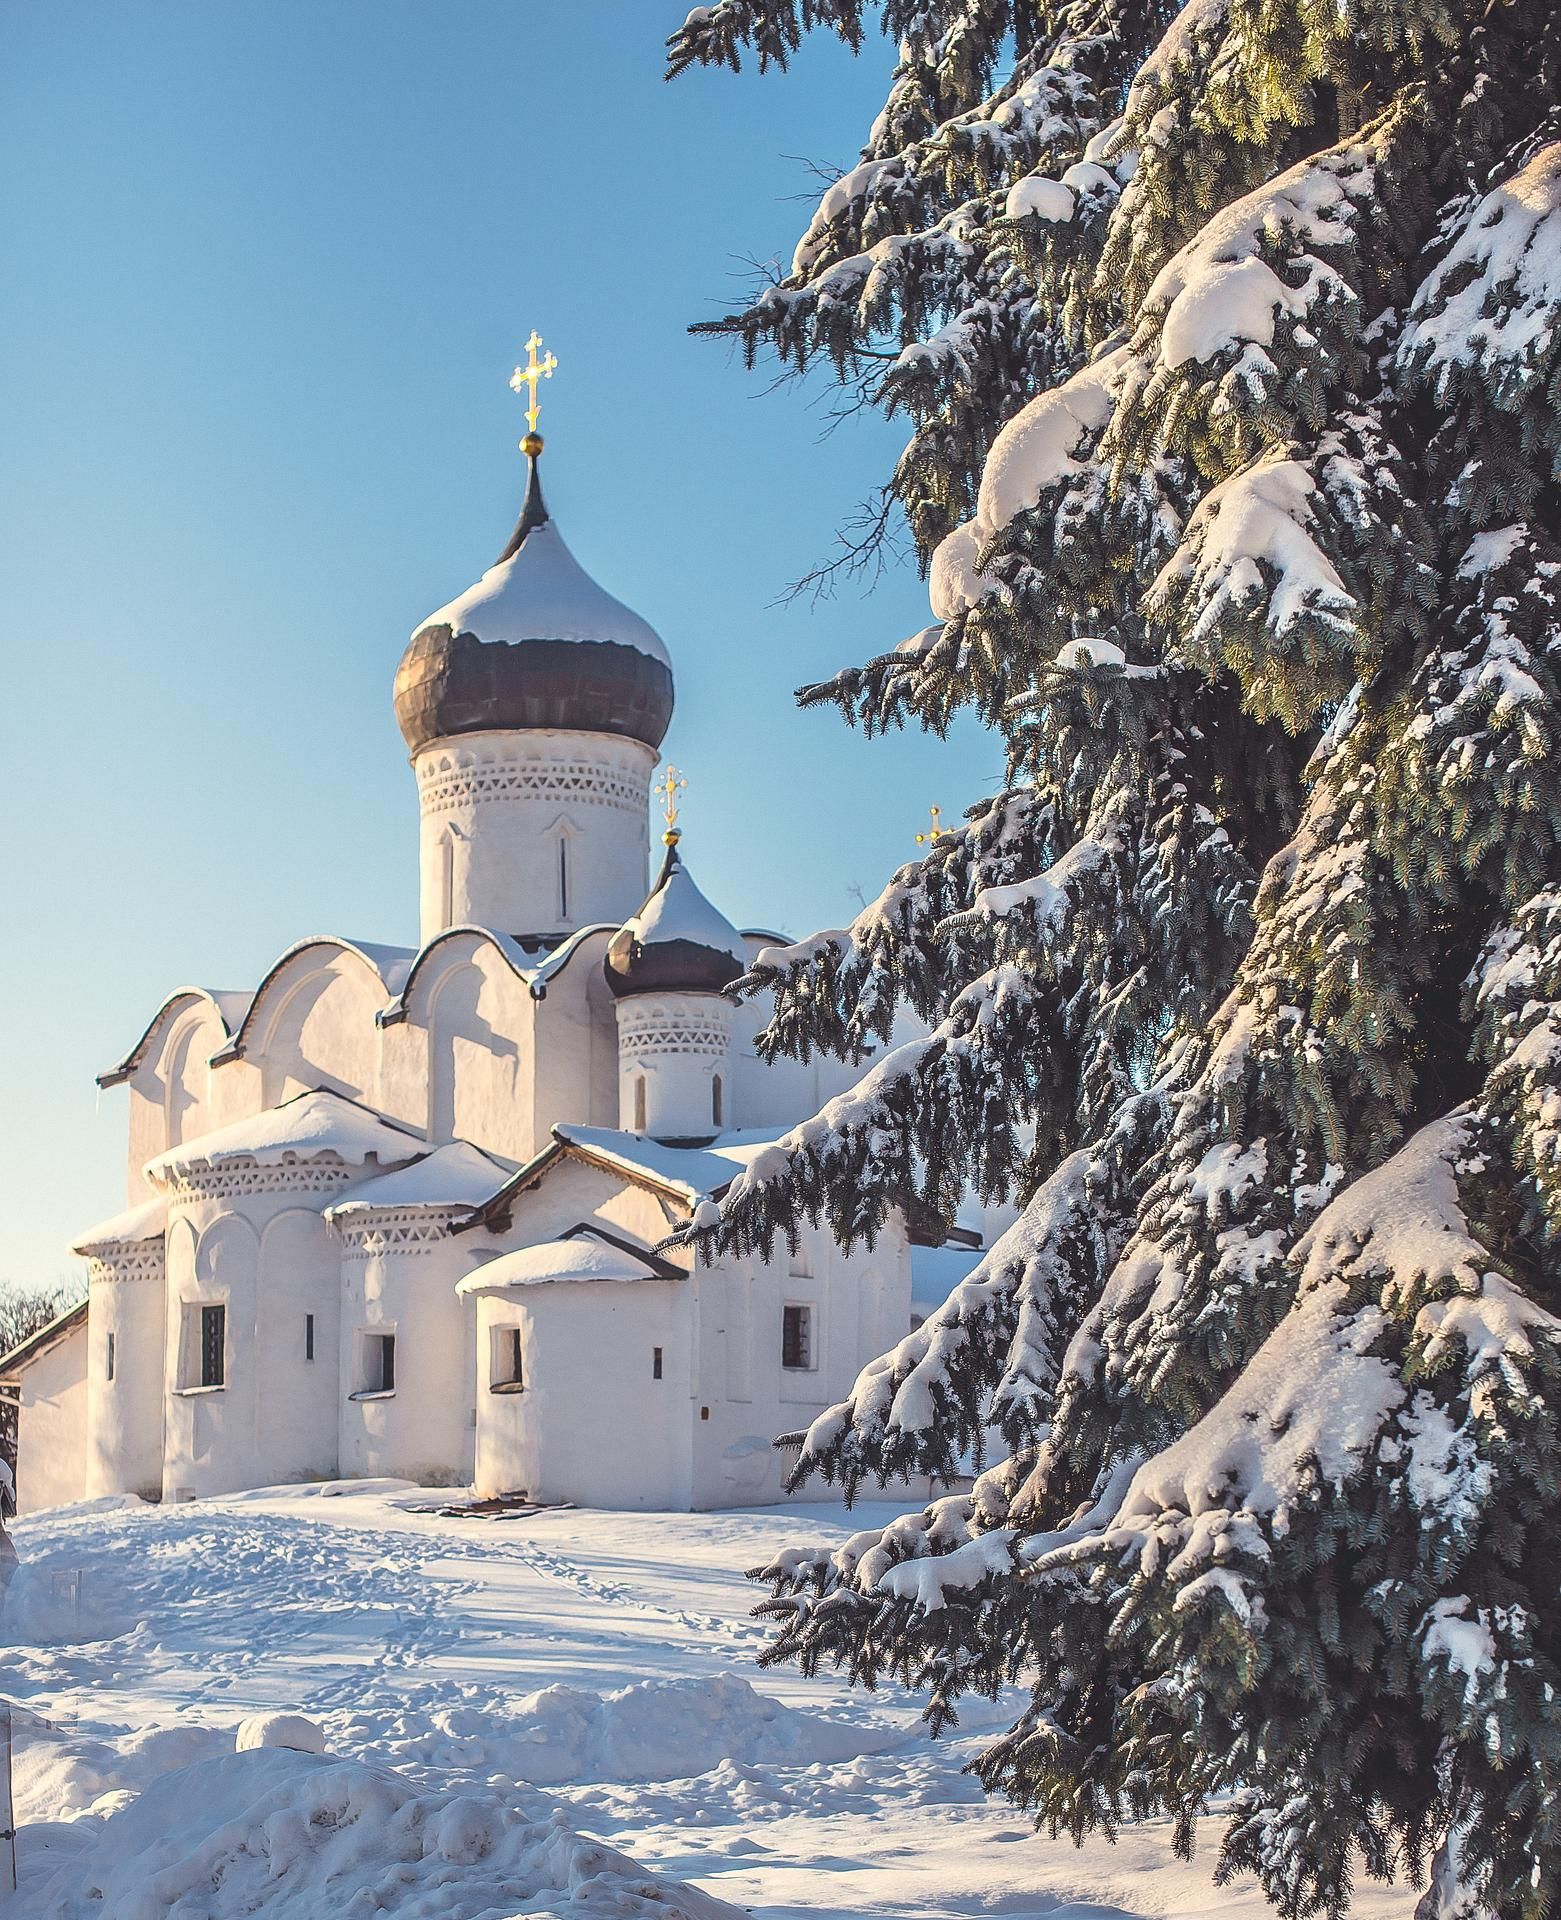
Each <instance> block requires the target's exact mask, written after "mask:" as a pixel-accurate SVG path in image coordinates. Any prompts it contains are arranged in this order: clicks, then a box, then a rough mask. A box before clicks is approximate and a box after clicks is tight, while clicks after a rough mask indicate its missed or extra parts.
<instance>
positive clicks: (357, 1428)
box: [337, 1208, 476, 1486]
mask: <svg viewBox="0 0 1561 1920" xmlns="http://www.w3.org/2000/svg"><path fill="white" fill-rule="evenodd" d="M450 1218H451V1215H450V1213H448V1212H446V1211H438V1210H419V1209H414V1208H401V1209H391V1208H385V1209H382V1210H380V1211H377V1212H375V1213H372V1214H369V1213H359V1214H355V1215H353V1216H351V1219H350V1224H347V1225H345V1226H343V1227H341V1228H338V1230H337V1231H338V1235H339V1238H340V1240H341V1242H342V1245H341V1262H342V1265H341V1274H342V1296H341V1298H342V1305H341V1330H342V1331H341V1349H340V1362H339V1387H338V1403H339V1409H340V1412H339V1430H340V1436H341V1444H340V1464H341V1471H342V1473H343V1474H344V1475H371V1474H396V1475H400V1476H401V1477H402V1478H404V1479H408V1480H416V1481H417V1482H418V1483H419V1484H420V1485H425V1486H427V1485H443V1486H453V1485H459V1486H465V1485H467V1484H469V1483H470V1481H471V1478H472V1472H473V1468H474V1464H475V1446H476V1423H475V1420H474V1418H473V1413H474V1395H475V1391H476V1363H475V1358H474V1354H475V1347H474V1341H475V1315H474V1314H473V1312H472V1310H471V1308H470V1306H469V1304H468V1303H467V1302H466V1301H464V1300H462V1299H460V1298H458V1297H457V1294H456V1291H455V1288H456V1283H457V1282H458V1281H459V1280H460V1279H461V1278H462V1276H463V1275H464V1274H465V1273H467V1272H468V1271H469V1269H470V1267H471V1265H472V1257H473V1256H472V1251H471V1246H470V1242H469V1240H464V1239H460V1238H456V1239H452V1238H451V1237H450V1236H449V1234H448V1233H447V1232H446V1231H445V1229H446V1228H447V1226H448V1224H449V1221H450ZM386 1333H390V1334H393V1335H394V1336H395V1341H396V1385H395V1391H394V1392H393V1393H392V1394H391V1395H389V1396H388V1397H384V1398H380V1397H376V1398H373V1399H357V1398H354V1397H353V1396H354V1395H356V1394H358V1393H360V1392H361V1390H362V1389H363V1387H364V1384H365V1383H364V1380H363V1378H362V1375H361V1371H360V1369H361V1364H362V1355H361V1346H360V1343H361V1340H362V1337H363V1336H364V1335H366V1334H374V1335H382V1334H386Z"/></svg>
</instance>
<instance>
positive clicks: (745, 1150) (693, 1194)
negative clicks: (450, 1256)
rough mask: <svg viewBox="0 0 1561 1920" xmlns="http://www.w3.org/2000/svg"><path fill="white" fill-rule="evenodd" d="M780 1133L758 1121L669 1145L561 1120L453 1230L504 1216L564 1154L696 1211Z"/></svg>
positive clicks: (488, 1222)
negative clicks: (546, 1139) (523, 1162)
mask: <svg viewBox="0 0 1561 1920" xmlns="http://www.w3.org/2000/svg"><path fill="white" fill-rule="evenodd" d="M778 1137H779V1136H778V1135H777V1134H776V1133H775V1132H774V1130H773V1129H769V1128H764V1127H756V1128H750V1129H747V1130H744V1131H737V1132H731V1133H718V1134H715V1135H713V1136H712V1137H711V1138H710V1139H709V1140H708V1141H705V1142H704V1143H702V1144H698V1145H688V1146H671V1145H668V1144H667V1143H666V1142H665V1141H661V1140H651V1139H648V1138H647V1137H646V1136H645V1135H644V1134H642V1133H627V1132H624V1131H622V1130H621V1129H619V1128H617V1127H577V1126H572V1125H569V1124H566V1123H562V1122H561V1123H560V1124H559V1125H557V1126H555V1127H554V1128H553V1138H552V1141H551V1143H550V1144H549V1145H548V1146H546V1147H544V1148H543V1149H542V1151H541V1152H540V1153H539V1154H537V1156H536V1157H535V1158H534V1159H533V1160H530V1161H528V1162H527V1163H526V1165H525V1166H523V1167H522V1168H521V1169H520V1171H519V1172H518V1173H512V1174H511V1175H510V1177H509V1179H508V1180H506V1181H505V1182H504V1184H503V1185H502V1186H501V1187H500V1188H498V1190H497V1191H496V1192H495V1193H493V1194H491V1195H490V1196H489V1198H488V1199H487V1200H485V1201H484V1202H483V1204H482V1205H481V1206H479V1207H475V1208H473V1210H472V1212H471V1213H470V1214H469V1215H468V1216H467V1217H466V1218H465V1219H463V1220H458V1221H457V1222H456V1223H455V1228H454V1231H455V1232H457V1233H462V1232H465V1231H466V1229H467V1228H469V1227H475V1226H479V1225H492V1224H493V1223H494V1222H496V1221H499V1220H502V1219H504V1218H505V1217H506V1216H507V1215H508V1213H509V1211H510V1209H511V1207H512V1206H513V1205H514V1203H515V1200H516V1198H517V1197H518V1196H519V1195H520V1194H522V1193H524V1192H525V1190H526V1189H527V1188H528V1187H530V1186H532V1185H534V1184H535V1183H536V1182H537V1181H538V1180H540V1179H541V1178H542V1177H543V1176H544V1175H545V1174H546V1173H547V1172H548V1170H549V1169H550V1168H551V1167H553V1166H555V1165H556V1164H557V1163H558V1162H559V1161H560V1160H563V1159H572V1160H580V1161H584V1162H585V1163H586V1165H588V1166H594V1167H600V1168H601V1169H602V1170H603V1171H604V1172H607V1173H613V1174H617V1175H618V1176H619V1178H621V1179H623V1180H625V1181H628V1182H630V1183H631V1184H633V1185H636V1186H643V1187H649V1188H651V1189H652V1190H653V1191H654V1192H656V1193H660V1194H664V1195H665V1196H666V1197H667V1198H668V1199H670V1200H675V1201H678V1202H680V1203H681V1204H682V1205H683V1206H685V1207H687V1208H688V1209H689V1210H690V1211H692V1210H693V1209H694V1208H695V1207H697V1206H698V1205H699V1203H700V1201H701V1200H708V1199H717V1198H719V1197H720V1195H721V1194H723V1193H725V1191H726V1189H727V1188H728V1187H729V1186H730V1185H731V1184H732V1182H733V1181H734V1180H735V1179H736V1178H737V1176H738V1174H739V1173H741V1172H742V1170H743V1168H744V1167H746V1166H747V1165H748V1164H749V1162H750V1161H752V1160H755V1159H757V1158H758V1156H759V1155H760V1154H761V1153H763V1152H764V1151H765V1150H766V1148H769V1147H773V1146H774V1144H775V1142H776V1140H777V1138H778Z"/></svg>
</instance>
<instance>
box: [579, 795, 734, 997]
mask: <svg viewBox="0 0 1561 1920" xmlns="http://www.w3.org/2000/svg"><path fill="white" fill-rule="evenodd" d="M678 838H679V836H678V834H677V832H676V830H675V829H674V830H673V831H672V832H670V833H668V834H667V836H666V842H667V857H666V859H665V860H663V861H662V863H661V872H660V873H659V874H657V876H656V884H655V886H653V887H652V888H651V890H650V898H649V899H648V900H647V901H646V902H645V904H644V906H643V907H641V908H640V910H639V912H638V913H637V914H635V916H634V918H633V919H632V920H630V921H628V922H627V923H626V924H625V925H624V926H622V927H621V928H620V929H619V930H618V932H617V933H615V934H614V935H613V937H612V940H611V942H610V943H609V945H608V948H607V957H606V959H605V960H604V961H603V962H602V971H603V972H604V973H605V974H606V976H607V984H608V986H609V987H610V988H611V989H612V992H613V995H614V997H615V998H617V999H620V1000H621V999H623V998H624V997H625V996H626V995H628V994H632V993H721V992H723V991H724V990H725V989H726V988H727V987H729V986H730V985H731V984H732V982H733V981H734V980H736V979H738V978H739V977H740V976H741V975H742V974H745V973H746V972H747V971H748V958H747V953H746V950H745V949H744V947H743V941H742V935H741V934H740V933H739V932H738V931H737V929H736V928H735V927H734V926H733V925H732V923H731V921H730V920H728V919H727V918H726V916H725V915H724V914H722V913H718V912H717V911H716V909H715V908H714V907H712V906H711V904H710V902H709V901H708V900H707V899H706V898H705V896H704V895H703V894H702V893H701V892H700V891H699V889H698V887H696V886H695V885H694V882H693V879H692V877H691V876H690V874H689V871H688V868H687V867H685V866H684V865H683V862H682V861H681V860H680V859H679V858H678V844H677V843H678Z"/></svg>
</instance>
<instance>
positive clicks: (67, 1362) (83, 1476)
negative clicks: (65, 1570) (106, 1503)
mask: <svg viewBox="0 0 1561 1920" xmlns="http://www.w3.org/2000/svg"><path fill="white" fill-rule="evenodd" d="M19 1384H20V1387H21V1407H20V1413H19V1424H18V1427H17V1447H16V1469H17V1471H16V1503H17V1511H18V1512H19V1513H37V1512H39V1511H40V1510H41V1509H42V1508H44V1507H58V1506H62V1505H63V1504H64V1503H65V1502H66V1501H68V1500H80V1499H81V1498H82V1497H83V1495H84V1494H85V1492H86V1484H87V1325H86V1322H85V1320H83V1321H82V1322H81V1323H80V1324H79V1325H78V1326H76V1327H73V1328H72V1329H71V1331H70V1332H69V1333H68V1334H66V1335H65V1336H64V1337H63V1338H62V1339H60V1340H58V1341H57V1342H56V1343H55V1344H54V1345H53V1346H51V1347H49V1348H47V1349H46V1350H45V1351H44V1352H43V1353H41V1354H39V1355H38V1357H37V1358H36V1359H35V1360H34V1361H32V1362H31V1364H30V1365H28V1366H26V1367H24V1368H23V1369H22V1372H21V1376H20V1381H19Z"/></svg>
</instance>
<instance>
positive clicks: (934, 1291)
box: [911, 1244, 987, 1317]
mask: <svg viewBox="0 0 1561 1920" xmlns="http://www.w3.org/2000/svg"><path fill="white" fill-rule="evenodd" d="M986 1255H987V1249H986V1248H985V1247H958V1246H954V1245H952V1244H948V1245H944V1246H941V1247H918V1246H913V1247H912V1248H911V1306H912V1308H913V1310H914V1311H915V1312H917V1313H919V1314H921V1315H922V1316H923V1317H925V1316H926V1315H928V1314H930V1313H933V1312H935V1311H936V1310H937V1308H939V1307H941V1306H942V1305H943V1303H944V1301H945V1300H947V1299H948V1297H949V1295H950V1294H951V1293H952V1292H953V1291H954V1289H955V1288H956V1287H958V1286H963V1285H964V1283H965V1281H967V1280H968V1279H969V1278H970V1276H971V1274H972V1273H974V1272H975V1270H976V1268H977V1267H978V1266H980V1264H981V1262H982V1261H983V1260H984V1259H985V1258H986Z"/></svg>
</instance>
